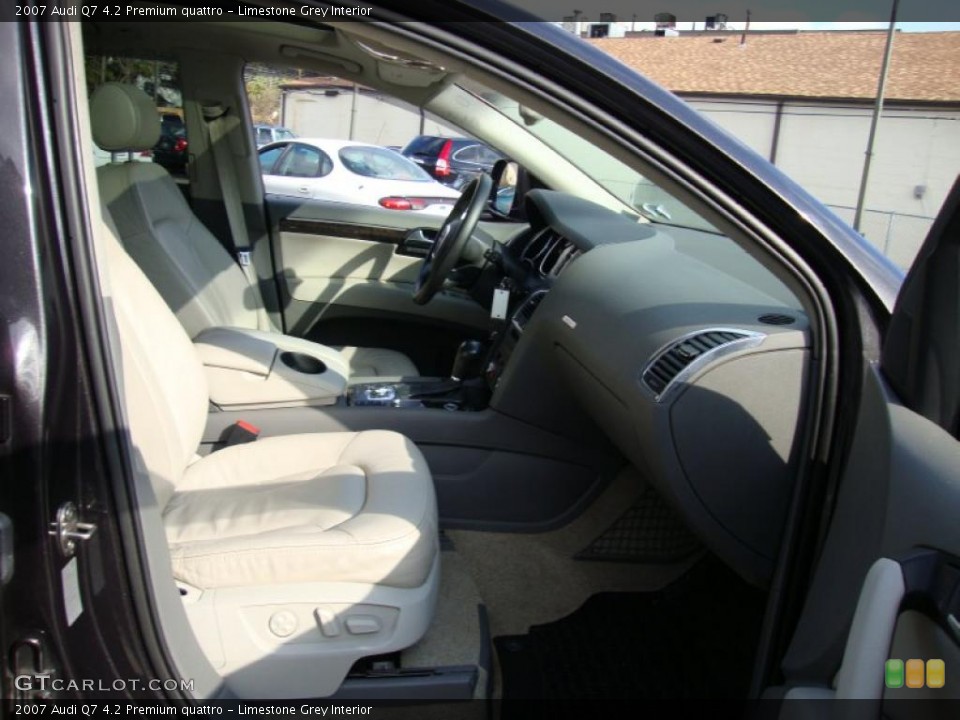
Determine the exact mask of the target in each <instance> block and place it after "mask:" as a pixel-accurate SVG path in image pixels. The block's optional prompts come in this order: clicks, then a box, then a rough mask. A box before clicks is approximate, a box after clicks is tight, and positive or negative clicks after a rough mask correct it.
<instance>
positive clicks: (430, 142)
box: [403, 135, 447, 155]
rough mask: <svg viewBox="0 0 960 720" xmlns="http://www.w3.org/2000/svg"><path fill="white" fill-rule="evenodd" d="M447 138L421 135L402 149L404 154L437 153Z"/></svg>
mask: <svg viewBox="0 0 960 720" xmlns="http://www.w3.org/2000/svg"><path fill="white" fill-rule="evenodd" d="M446 141H447V138H442V137H430V136H428V135H421V136H420V137H416V138H414V139H413V140H411V141H410V142H409V144H408V145H407V146H406V147H405V148H404V149H403V154H404V155H414V154H416V155H439V154H440V150H441V148H443V144H444V143H445V142H446Z"/></svg>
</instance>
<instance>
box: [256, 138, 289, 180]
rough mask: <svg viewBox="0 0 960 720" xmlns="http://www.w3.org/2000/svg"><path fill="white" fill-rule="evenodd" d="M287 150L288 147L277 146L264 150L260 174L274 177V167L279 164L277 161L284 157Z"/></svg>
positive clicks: (261, 154)
mask: <svg viewBox="0 0 960 720" xmlns="http://www.w3.org/2000/svg"><path fill="white" fill-rule="evenodd" d="M286 149H287V146H286V145H277V146H275V147H272V148H267V149H266V150H262V151H261V152H260V172H262V173H263V174H264V175H273V174H274V173H273V172H272V170H273V166H274V165H276V164H277V160H279V159H280V156H281V155H283V151H284V150H286Z"/></svg>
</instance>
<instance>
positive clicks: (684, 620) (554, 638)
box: [494, 557, 765, 700]
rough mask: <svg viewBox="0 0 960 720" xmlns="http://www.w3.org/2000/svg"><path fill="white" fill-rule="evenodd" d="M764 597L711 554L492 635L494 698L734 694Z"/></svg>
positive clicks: (741, 682) (740, 687)
mask: <svg viewBox="0 0 960 720" xmlns="http://www.w3.org/2000/svg"><path fill="white" fill-rule="evenodd" d="M545 591H546V592H549V589H545ZM764 603H765V594H764V593H762V592H761V591H758V590H756V589H755V588H753V587H751V586H750V585H748V584H747V583H745V582H744V581H743V580H741V579H740V578H739V577H738V576H737V575H735V574H734V573H733V572H732V571H730V570H728V569H727V568H726V567H725V566H723V565H722V564H721V563H720V562H719V561H718V560H716V559H715V558H713V557H707V558H704V559H703V560H701V561H700V562H698V563H697V564H696V565H695V566H694V567H693V568H691V570H690V571H689V572H688V573H686V574H685V575H684V576H683V577H681V578H679V579H678V580H677V581H675V582H674V583H672V584H671V585H669V586H667V587H666V588H663V589H662V590H659V591H656V592H651V593H599V594H597V595H593V596H591V597H590V598H589V599H588V600H587V602H585V603H584V604H583V605H582V606H581V607H580V608H579V609H578V610H576V611H575V612H573V613H572V614H570V615H568V616H567V617H565V618H562V619H561V620H557V621H556V622H552V623H549V624H546V625H534V626H533V627H531V628H530V630H529V632H528V633H527V634H526V635H509V636H502V637H497V638H494V644H495V646H496V649H497V656H498V658H499V661H500V668H501V672H502V677H503V697H504V699H506V700H513V699H520V698H543V699H572V698H591V699H599V698H651V699H660V698H684V699H690V698H718V699H719V698H724V699H740V698H744V697H746V694H747V690H748V686H749V683H750V674H751V671H752V663H753V655H754V650H755V647H756V644H757V640H758V638H759V633H760V623H761V620H762V618H763V610H764Z"/></svg>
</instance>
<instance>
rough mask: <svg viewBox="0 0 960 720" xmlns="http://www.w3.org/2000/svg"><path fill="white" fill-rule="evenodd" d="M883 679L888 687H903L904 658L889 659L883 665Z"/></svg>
mask: <svg viewBox="0 0 960 720" xmlns="http://www.w3.org/2000/svg"><path fill="white" fill-rule="evenodd" d="M883 680H884V682H885V683H886V684H887V687H888V688H899V687H903V660H887V662H886V664H885V665H884V666H883Z"/></svg>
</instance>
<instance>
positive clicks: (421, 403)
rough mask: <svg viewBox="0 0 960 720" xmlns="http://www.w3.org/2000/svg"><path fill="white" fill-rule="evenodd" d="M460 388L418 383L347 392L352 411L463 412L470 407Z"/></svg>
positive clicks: (368, 386) (375, 385)
mask: <svg viewBox="0 0 960 720" xmlns="http://www.w3.org/2000/svg"><path fill="white" fill-rule="evenodd" d="M462 390H463V388H462V386H461V384H460V383H459V382H457V381H454V380H430V379H426V378H424V379H416V380H404V381H402V382H382V383H364V384H361V385H351V386H349V387H348V388H347V398H346V399H347V405H348V406H352V407H371V406H372V407H394V408H439V409H442V410H450V411H456V410H464V409H467V406H468V403H467V402H466V398H465V396H464V393H463V391H462Z"/></svg>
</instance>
